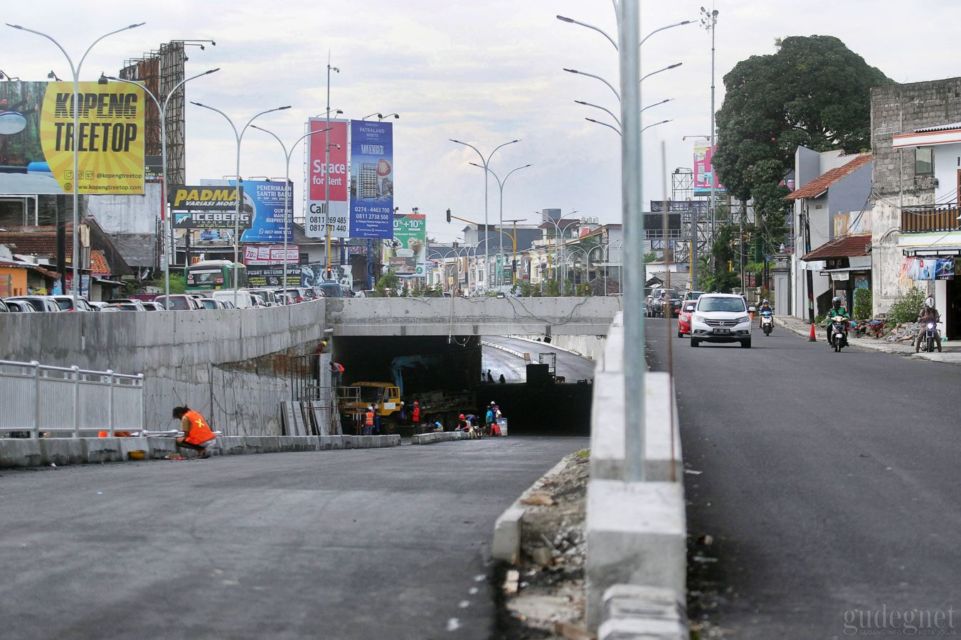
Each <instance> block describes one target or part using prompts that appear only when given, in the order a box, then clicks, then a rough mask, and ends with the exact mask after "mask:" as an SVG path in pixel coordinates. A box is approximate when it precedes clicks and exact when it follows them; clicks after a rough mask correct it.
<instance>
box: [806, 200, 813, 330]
mask: <svg viewBox="0 0 961 640" xmlns="http://www.w3.org/2000/svg"><path fill="white" fill-rule="evenodd" d="M809 253H811V213H810V211H808V207H807V202H806V201H805V202H804V255H807V254H809ZM807 266H809V265H806V267H805V269H804V278H805V281H806V283H805V284H806V285H807V290H808V291H807V294H808V320H809V321H810V322H811V336H812V337H814V336H815V332H814V273H813V272H812V271H811V269H809V268H807Z"/></svg>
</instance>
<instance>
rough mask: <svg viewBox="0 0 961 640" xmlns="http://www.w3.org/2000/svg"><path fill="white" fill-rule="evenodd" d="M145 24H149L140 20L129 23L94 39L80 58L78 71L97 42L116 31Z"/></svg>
mask: <svg viewBox="0 0 961 640" xmlns="http://www.w3.org/2000/svg"><path fill="white" fill-rule="evenodd" d="M145 24H147V23H146V22H138V23H136V24H128V25H127V26H126V27H123V28H121V29H117V30H115V31H111V32H110V33H105V34H103V35H102V36H100V37H99V38H97V39H96V40H94V41H93V43H92V44H91V45H90V46H89V47H87V50H86V51H84V52H83V57H81V58H80V62H79V63H77V71H78V72H79V71H80V67H82V66H83V61H84V60H86V59H87V54H89V53H90V50H91V49H93V48H94V47H95V46H97V43H99V42H100V41H101V40H103V39H104V38H106V37H108V36H112V35H114V34H115V33H120V32H121V31H127V30H129V29H136V28H137V27H142V26H144V25H145Z"/></svg>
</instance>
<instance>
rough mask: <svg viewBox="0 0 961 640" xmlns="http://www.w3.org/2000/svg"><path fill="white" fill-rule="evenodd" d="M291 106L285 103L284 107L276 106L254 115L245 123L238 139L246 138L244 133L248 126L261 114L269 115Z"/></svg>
mask: <svg viewBox="0 0 961 640" xmlns="http://www.w3.org/2000/svg"><path fill="white" fill-rule="evenodd" d="M289 108H290V105H289V104H287V105H284V106H282V107H274V108H273V109H267V110H266V111H261V112H260V113H258V114H256V115H254V116H253V117H252V118H251V119H250V120H248V121H247V124H245V125H244V128H243V129H241V131H240V136H239V137H238V138H237V139H238V140H243V139H244V133H245V132H246V131H247V127H249V126H250V125H251V124H253V122H254V120H256V119H257V118H259V117H260V116H264V115H267V114H268V113H273V112H274V111H283V110H285V109H289Z"/></svg>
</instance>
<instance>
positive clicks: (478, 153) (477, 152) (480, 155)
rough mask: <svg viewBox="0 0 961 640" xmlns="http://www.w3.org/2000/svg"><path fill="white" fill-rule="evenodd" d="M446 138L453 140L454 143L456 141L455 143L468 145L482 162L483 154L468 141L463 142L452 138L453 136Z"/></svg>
mask: <svg viewBox="0 0 961 640" xmlns="http://www.w3.org/2000/svg"><path fill="white" fill-rule="evenodd" d="M448 140H450V141H451V142H454V143H456V144H462V145H464V146H465V147H470V148H471V149H473V150H474V153H476V154H477V156H478V157H479V158H480V159H481V162H484V154H483V153H481V152H480V149H478V148H477V147H475V146H474V145H472V144H470V143H469V142H464V141H463V140H454V139H453V138H448Z"/></svg>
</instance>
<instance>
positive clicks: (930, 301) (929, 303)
mask: <svg viewBox="0 0 961 640" xmlns="http://www.w3.org/2000/svg"><path fill="white" fill-rule="evenodd" d="M924 306H926V307H928V308H929V309H934V298H933V297H932V296H928V297H927V298H925V299H924Z"/></svg>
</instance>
